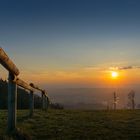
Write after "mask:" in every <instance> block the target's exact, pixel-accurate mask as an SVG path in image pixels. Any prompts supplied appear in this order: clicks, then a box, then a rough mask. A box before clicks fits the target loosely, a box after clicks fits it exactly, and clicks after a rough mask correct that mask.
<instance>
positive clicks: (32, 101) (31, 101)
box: [29, 91, 34, 117]
mask: <svg viewBox="0 0 140 140" xmlns="http://www.w3.org/2000/svg"><path fill="white" fill-rule="evenodd" d="M33 111H34V93H33V91H30V114H29V116H30V117H32V116H33Z"/></svg>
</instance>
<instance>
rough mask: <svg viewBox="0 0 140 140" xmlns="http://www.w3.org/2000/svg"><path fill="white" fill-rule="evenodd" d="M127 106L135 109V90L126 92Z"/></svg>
mask: <svg viewBox="0 0 140 140" xmlns="http://www.w3.org/2000/svg"><path fill="white" fill-rule="evenodd" d="M128 107H130V108H132V109H135V92H134V91H133V90H131V91H130V92H129V93H128Z"/></svg>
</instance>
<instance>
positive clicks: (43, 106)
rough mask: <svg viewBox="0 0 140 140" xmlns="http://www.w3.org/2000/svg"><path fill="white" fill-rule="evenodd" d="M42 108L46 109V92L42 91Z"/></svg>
mask: <svg viewBox="0 0 140 140" xmlns="http://www.w3.org/2000/svg"><path fill="white" fill-rule="evenodd" d="M42 109H43V110H44V109H45V99H44V93H43V92H42Z"/></svg>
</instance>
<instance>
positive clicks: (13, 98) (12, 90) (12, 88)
mask: <svg viewBox="0 0 140 140" xmlns="http://www.w3.org/2000/svg"><path fill="white" fill-rule="evenodd" d="M13 79H14V75H13V74H11V73H9V83H8V132H11V131H12V130H14V129H15V128H16V112H17V110H16V109H17V85H16V83H15V82H13Z"/></svg>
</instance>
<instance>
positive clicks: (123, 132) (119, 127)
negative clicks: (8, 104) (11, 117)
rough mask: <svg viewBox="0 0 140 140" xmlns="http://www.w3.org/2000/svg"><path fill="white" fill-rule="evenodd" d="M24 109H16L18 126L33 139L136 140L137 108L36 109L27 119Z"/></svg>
mask: <svg viewBox="0 0 140 140" xmlns="http://www.w3.org/2000/svg"><path fill="white" fill-rule="evenodd" d="M0 112H1V115H0V124H1V125H0V139H2V138H5V139H6V138H7V136H6V135H5V129H6V116H7V115H6V114H7V112H6V111H0ZM27 114H28V111H27V110H24V111H18V128H19V130H20V131H21V132H22V133H23V134H24V135H25V136H26V137H27V138H28V139H33V140H95V139H96V140H112V139H113V140H118V139H119V140H132V139H135V140H139V139H140V117H139V116H140V110H135V111H131V110H118V111H84V110H49V111H48V112H47V113H46V112H43V111H39V110H36V111H35V115H34V117H33V118H32V119H27V117H26V115H27Z"/></svg>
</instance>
